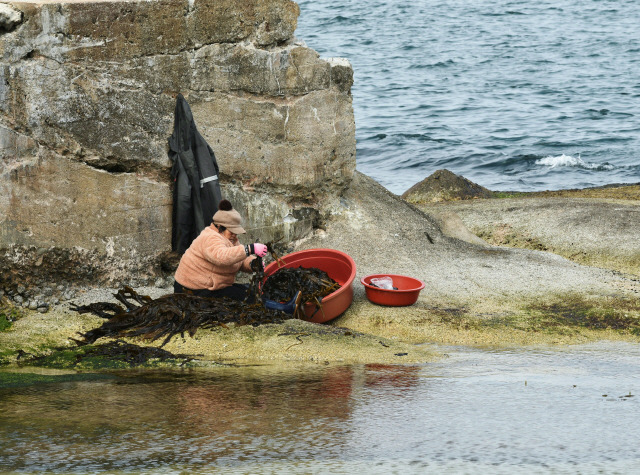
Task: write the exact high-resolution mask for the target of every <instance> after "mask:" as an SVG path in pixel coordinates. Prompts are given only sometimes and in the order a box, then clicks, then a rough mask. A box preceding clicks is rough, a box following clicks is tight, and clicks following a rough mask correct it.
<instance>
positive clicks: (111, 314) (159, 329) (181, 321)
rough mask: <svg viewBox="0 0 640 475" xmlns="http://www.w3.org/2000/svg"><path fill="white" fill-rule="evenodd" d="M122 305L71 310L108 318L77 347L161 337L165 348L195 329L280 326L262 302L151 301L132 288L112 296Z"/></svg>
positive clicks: (175, 297)
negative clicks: (108, 339) (108, 340)
mask: <svg viewBox="0 0 640 475" xmlns="http://www.w3.org/2000/svg"><path fill="white" fill-rule="evenodd" d="M115 297H116V299H118V300H119V301H120V302H122V303H123V304H124V307H123V306H121V305H118V304H108V303H105V302H97V303H92V304H89V305H83V306H76V307H75V308H72V310H75V311H77V312H79V313H88V312H91V313H95V314H96V315H98V316H101V317H103V318H107V319H108V320H107V321H106V322H104V323H103V324H102V325H101V326H100V327H98V328H95V329H93V330H89V331H88V332H86V333H83V334H81V337H82V339H81V340H77V343H78V344H79V345H86V344H90V343H94V342H95V341H96V340H98V339H99V338H103V337H111V338H125V337H137V336H139V337H142V338H145V339H147V340H151V341H155V340H158V339H160V338H164V340H163V342H162V345H161V346H164V345H166V344H167V343H168V342H169V341H170V340H171V338H173V337H174V336H175V335H181V336H183V337H184V334H185V333H187V334H189V336H191V337H193V336H194V335H195V333H196V331H197V330H198V328H215V327H219V326H223V327H224V326H226V325H227V324H230V323H235V324H237V325H254V326H257V325H261V324H265V323H281V322H282V321H283V320H284V318H287V316H286V315H285V314H283V313H282V312H278V311H274V310H269V309H266V308H264V306H263V305H262V303H261V302H260V303H256V304H248V303H246V302H240V301H237V300H231V299H227V298H206V297H198V296H195V295H190V294H169V295H164V296H162V297H159V298H157V299H151V298H150V297H148V296H141V295H139V294H138V293H137V292H136V291H135V290H133V289H132V288H131V287H123V288H122V289H120V290H119V291H118V293H116V294H115Z"/></svg>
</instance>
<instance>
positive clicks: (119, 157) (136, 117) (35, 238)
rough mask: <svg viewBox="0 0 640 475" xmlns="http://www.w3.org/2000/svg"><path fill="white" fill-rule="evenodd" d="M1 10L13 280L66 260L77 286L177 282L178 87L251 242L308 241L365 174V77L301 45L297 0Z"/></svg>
mask: <svg viewBox="0 0 640 475" xmlns="http://www.w3.org/2000/svg"><path fill="white" fill-rule="evenodd" d="M0 7H1V8H0V224H1V225H2V226H1V229H0V265H2V266H3V267H6V268H7V269H11V272H8V273H5V275H11V279H14V280H21V279H24V275H25V274H28V273H29V272H31V271H33V270H34V269H35V270H38V269H41V270H42V269H43V268H45V267H47V266H50V265H51V263H53V262H55V263H56V265H58V266H61V268H62V270H64V273H65V279H68V278H72V279H80V278H81V276H82V275H83V274H82V272H79V271H78V269H80V268H86V269H88V273H87V274H86V275H87V278H89V279H91V281H93V282H100V281H110V282H113V281H118V280H120V279H123V278H124V277H127V276H130V275H131V274H132V273H143V274H145V275H147V276H148V277H150V276H152V275H154V274H162V271H161V270H160V265H159V256H161V254H162V253H166V252H167V251H168V250H169V249H170V238H171V183H170V180H169V169H170V165H171V164H170V163H169V160H168V158H167V139H168V137H169V135H170V134H171V131H172V127H173V111H174V107H175V97H176V96H177V94H178V93H182V94H183V95H184V96H185V98H186V99H187V101H188V102H189V104H190V105H191V108H192V111H193V114H194V118H195V121H196V124H197V126H198V129H199V131H200V132H201V134H202V135H203V136H204V137H205V139H206V140H207V142H208V143H209V145H210V146H211V147H212V148H213V150H214V151H215V153H216V157H217V159H218V163H219V165H220V168H221V183H222V184H223V194H225V197H228V198H229V199H231V200H232V202H233V203H234V206H235V207H236V208H237V209H239V210H240V211H241V213H242V214H243V216H244V217H245V220H246V226H245V227H246V228H247V229H249V230H252V232H251V233H250V236H249V237H248V238H251V239H253V238H262V239H263V240H268V239H269V238H272V237H274V236H278V235H280V236H282V235H284V237H285V239H287V240H291V239H297V238H299V237H302V236H304V235H305V234H306V233H308V232H309V231H310V230H311V229H312V227H313V224H314V223H316V222H318V220H321V219H322V215H323V213H324V212H325V211H324V209H325V207H326V204H327V203H328V202H330V201H331V200H332V199H333V198H332V197H335V196H337V195H339V194H340V193H341V192H342V190H344V189H345V187H346V186H347V185H348V184H349V182H350V180H351V178H352V176H353V173H354V170H355V123H354V117H353V109H352V103H351V93H350V89H351V85H352V82H353V71H352V69H351V66H350V64H349V63H348V61H346V60H343V59H329V60H325V59H321V58H320V57H319V56H318V54H317V53H316V52H315V51H313V50H311V49H309V48H307V47H306V46H305V45H304V43H303V42H301V41H298V40H297V39H296V38H295V37H294V36H293V33H294V31H295V28H296V24H297V17H298V15H299V8H298V6H297V4H296V3H294V2H292V1H289V0H267V1H259V0H249V1H247V2H234V1H232V0H216V1H213V0H196V1H193V0H185V1H177V2H176V1H173V0H172V1H168V0H153V1H145V2H136V1H134V2H128V1H127V2H125V1H111V2H96V1H72V0H69V1H60V2H43V3H34V2H24V3H23V2H11V3H5V4H0ZM65 255H66V256H67V257H69V260H68V261H66V263H65V261H64V259H62V256H65ZM61 259H62V260H61ZM38 263H39V264H38ZM43 263H44V264H43ZM69 266H73V267H74V269H75V270H73V271H71V270H70V269H69V268H68V267H69ZM165 271H166V269H165ZM70 274H73V275H70ZM21 276H22V277H21ZM49 277H54V276H52V275H49ZM5 278H7V277H5ZM0 283H1V282H0Z"/></svg>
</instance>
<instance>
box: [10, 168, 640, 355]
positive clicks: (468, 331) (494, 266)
mask: <svg viewBox="0 0 640 475" xmlns="http://www.w3.org/2000/svg"><path fill="white" fill-rule="evenodd" d="M581 193H584V194H593V193H594V191H593V190H585V191H583V192H581ZM581 193H580V192H577V191H576V192H573V193H571V194H570V195H571V196H564V197H558V196H554V195H553V196H540V195H537V196H531V195H520V196H519V197H517V198H516V197H510V198H495V197H492V198H483V199H478V198H475V199H473V198H471V199H465V200H454V201H447V202H442V201H440V202H423V203H417V204H410V203H408V202H407V201H406V198H407V197H406V196H405V199H403V198H401V197H399V196H396V195H393V194H392V193H390V192H388V191H387V190H386V189H384V188H383V187H382V186H380V185H379V184H377V183H376V182H374V181H373V180H372V179H370V178H369V177H367V176H365V175H362V174H360V173H356V175H355V177H354V179H353V182H352V184H351V186H350V187H349V188H348V189H347V190H346V191H345V193H343V195H342V196H341V199H340V201H339V204H337V205H336V206H335V207H334V208H333V209H332V212H331V217H330V219H328V220H327V221H326V222H325V223H324V227H323V229H317V230H316V231H315V232H314V234H313V235H312V236H310V237H308V238H306V239H303V240H300V241H297V242H294V243H291V248H290V249H291V250H301V249H310V248H317V247H323V248H333V249H338V250H341V251H343V252H346V253H348V254H349V255H351V256H352V257H353V258H354V260H355V262H356V266H357V277H356V280H355V282H354V284H353V285H354V291H355V297H354V301H353V303H352V305H351V307H350V308H349V309H348V310H347V311H346V312H345V313H344V314H343V315H342V316H340V317H339V318H337V319H336V320H334V321H332V322H330V324H327V325H316V324H311V323H307V322H302V321H291V320H290V321H287V322H286V323H284V324H281V325H264V326H262V327H256V328H253V327H237V328H233V327H232V328H227V329H222V328H221V329H220V330H216V331H205V330H202V331H199V332H198V333H197V334H196V336H195V337H194V338H191V337H188V336H185V337H184V338H175V339H174V340H173V341H172V342H171V343H169V344H168V345H167V346H166V347H165V349H167V350H169V351H171V352H174V353H180V354H193V355H199V356H198V357H197V358H195V361H197V362H198V363H193V364H220V363H224V364H230V363H233V364H239V363H242V364H248V363H256V362H262V363H264V362H271V363H275V362H285V361H296V362H311V363H321V364H329V363H405V364H406V363H417V362H425V361H430V360H432V359H433V358H437V355H438V351H437V345H491V346H514V345H515V346H519V345H538V344H570V343H577V342H585V341H591V340H602V339H608V340H619V339H623V340H630V341H639V340H640V277H639V275H640V272H639V268H638V266H637V264H635V263H636V262H637V261H636V260H634V259H636V257H637V252H638V249H637V246H635V245H634V243H635V241H634V240H633V239H632V236H637V232H638V229H636V228H637V227H638V226H640V225H638V223H637V220H632V219H631V216H633V213H636V212H637V210H638V209H640V208H639V207H638V203H639V201H638V199H637V197H636V195H635V194H634V193H637V185H636V186H626V187H610V188H608V189H607V191H606V192H605V191H600V192H599V193H602V194H604V196H600V197H590V198H582V197H580V196H581ZM614 194H617V196H618V197H617V198H613V197H612V196H613V195H614ZM620 196H625V197H626V198H624V199H623V198H620ZM558 199H561V200H564V201H561V202H558V201H557V200H558ZM545 203H546V204H545ZM571 214H574V215H582V216H584V217H585V219H583V220H581V221H579V220H575V221H571V220H569V219H567V218H566V216H568V215H571ZM554 217H555V218H554ZM498 218H500V219H501V220H502V221H504V222H508V223H510V225H511V226H512V227H513V228H514V229H525V230H527V231H526V232H531V233H533V231H534V230H535V231H536V232H537V233H538V234H537V236H540V237H538V238H536V239H537V240H538V241H540V242H543V243H544V244H543V245H544V246H545V249H543V250H537V249H536V248H535V246H529V247H530V248H524V247H526V246H517V247H507V245H508V244H509V243H511V241H510V242H505V241H502V242H494V243H491V242H489V241H490V240H489V239H487V240H486V241H485V240H483V239H481V238H480V237H478V235H476V234H473V233H472V232H471V231H475V232H476V233H478V234H479V235H480V236H483V237H485V238H486V237H487V234H486V233H483V232H481V231H482V228H481V224H480V223H485V225H486V223H490V222H493V221H492V220H497V219H498ZM625 219H626V220H627V221H625ZM616 222H619V223H627V224H626V225H624V226H623V225H622V224H620V225H619V226H616V225H611V224H609V225H607V224H606V223H616ZM560 223H563V224H562V225H560ZM519 226H522V228H519ZM527 226H529V227H527ZM605 229H606V231H607V232H608V235H607V242H610V243H619V244H618V245H612V246H610V247H608V248H607V246H604V245H602V246H601V248H602V249H603V250H604V249H609V251H610V254H611V256H614V255H615V258H614V257H608V258H606V259H604V258H600V260H599V261H598V263H599V264H600V265H599V266H587V265H584V262H585V260H584V258H582V257H581V258H579V259H577V258H576V259H574V260H571V259H569V258H567V257H562V256H561V255H558V254H555V253H553V252H550V251H549V248H550V247H551V246H552V245H553V243H555V242H562V241H563V240H565V239H566V236H571V246H572V248H573V249H574V252H575V253H576V254H577V255H580V256H582V255H589V254H590V253H592V254H595V252H594V251H592V247H589V246H591V245H592V242H593V241H594V240H596V241H597V239H592V237H593V236H595V235H597V232H602V233H604V231H605ZM524 232H525V231H521V233H524ZM532 235H533V236H534V237H535V236H536V235H534V234H532ZM543 237H544V240H543V239H542V238H543ZM553 239H555V240H557V241H553ZM627 242H629V243H630V244H629V245H627ZM556 246H558V248H559V245H556ZM602 254H603V253H602V252H600V253H599V255H600V256H602ZM622 264H624V266H623V265H622ZM623 267H624V269H625V270H626V272H622V271H621V269H622V268H623ZM372 273H390V274H404V275H410V276H413V277H416V278H419V279H421V280H423V281H424V282H425V283H426V287H425V289H424V290H423V291H422V292H421V294H420V297H419V299H418V302H417V303H416V304H414V305H412V306H410V307H382V306H378V305H375V304H372V303H371V302H369V301H368V300H367V299H366V296H365V293H364V288H363V286H362V284H360V283H359V281H360V278H361V277H363V276H365V275H367V274H372ZM170 284H171V282H170V279H166V280H164V279H163V280H161V281H158V282H156V283H154V285H150V286H146V287H140V288H139V289H138V290H139V291H140V292H141V293H146V294H148V295H150V296H152V297H158V296H160V295H162V294H165V293H170V292H171V286H170ZM48 289H49V290H47V289H42V292H41V295H42V296H39V295H38V296H35V297H32V296H31V295H30V293H31V294H32V293H33V290H29V291H27V290H26V289H25V290H24V291H23V292H14V293H13V294H11V293H6V294H5V295H4V296H3V297H2V301H3V308H4V310H3V312H4V314H5V315H7V314H9V313H10V312H9V311H8V310H7V309H9V308H13V310H12V312H13V313H11V315H12V317H11V319H13V320H15V321H13V322H10V327H9V328H7V329H6V330H5V331H3V332H2V333H0V348H2V353H1V354H0V357H1V358H3V361H4V362H5V363H12V364H15V363H16V362H17V358H18V355H19V354H21V352H25V353H27V354H41V353H43V352H44V353H46V352H48V351H49V352H50V351H51V348H54V347H60V346H63V347H64V346H67V347H70V348H72V347H73V346H74V343H73V340H72V338H74V337H75V335H76V334H77V332H82V331H87V330H89V329H91V328H94V327H96V326H98V325H99V324H100V323H101V320H100V319H99V318H97V317H92V316H88V315H86V314H85V315H80V314H77V313H76V312H72V311H71V310H70V305H69V304H70V303H75V304H79V305H82V304H86V303H91V302H97V301H113V292H114V291H115V290H116V289H111V288H108V289H107V288H100V287H93V288H90V287H86V288H74V289H72V288H67V287H65V286H63V285H60V286H57V285H55V283H52V284H51V285H50V286H49V287H48ZM20 290H22V289H20ZM47 294H50V295H47ZM60 294H62V296H63V298H62V299H61V298H60V297H58V295H60ZM47 296H49V297H50V298H51V300H49V301H47V300H46V298H47ZM20 299H22V302H20ZM38 299H41V300H42V301H45V302H46V303H47V304H48V305H47V306H44V305H43V306H42V307H41V306H40V305H39V304H38V301H39V300H38ZM27 301H28V302H29V303H28V305H25V303H26V302H27ZM34 301H35V302H36V303H35V304H33V302H34ZM12 305H20V308H17V307H12ZM34 305H35V306H36V308H35V309H33V308H31V307H33V306H34ZM135 343H137V344H145V343H143V342H141V341H137V342H135ZM434 345H435V346H434ZM156 346H157V345H156Z"/></svg>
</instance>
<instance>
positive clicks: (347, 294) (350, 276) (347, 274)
mask: <svg viewBox="0 0 640 475" xmlns="http://www.w3.org/2000/svg"><path fill="white" fill-rule="evenodd" d="M282 260H283V261H284V265H283V266H282V267H307V268H308V267H316V268H318V269H320V270H322V271H325V272H326V273H327V275H328V276H329V277H331V278H332V279H333V280H335V281H336V282H337V283H338V284H340V288H339V289H338V290H336V291H335V292H333V293H331V294H329V295H327V296H326V297H324V298H323V299H322V308H317V305H316V304H315V303H311V302H307V303H305V304H304V313H305V315H306V316H307V320H308V321H310V322H314V323H324V322H328V321H329V320H333V319H334V318H336V317H337V316H339V315H340V314H342V313H343V312H344V311H345V310H346V309H348V308H349V306H350V305H351V302H352V301H353V280H354V279H355V277H356V263H355V262H354V260H353V259H352V258H351V256H349V255H348V254H345V253H344V252H342V251H336V250H335V249H307V250H304V251H297V252H292V253H291V254H287V255H286V256H284V257H282ZM278 269H279V267H278V263H277V262H272V263H271V264H269V265H268V266H267V267H265V269H264V275H265V278H266V277H269V276H270V275H271V274H273V273H274V272H275V271H277V270H278Z"/></svg>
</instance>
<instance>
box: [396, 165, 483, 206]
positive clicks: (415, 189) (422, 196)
mask: <svg viewBox="0 0 640 475" xmlns="http://www.w3.org/2000/svg"><path fill="white" fill-rule="evenodd" d="M492 197H493V192H491V191H490V190H488V189H486V188H484V187H482V186H480V185H477V184H475V183H473V182H471V181H469V180H467V179H466V178H464V177H462V176H458V175H456V174H455V173H452V172H450V171H449V170H438V171H436V172H434V173H432V174H431V175H430V176H428V177H427V178H425V179H424V180H422V181H421V182H420V183H416V184H415V185H413V186H412V187H411V188H409V189H408V190H407V191H405V192H404V194H403V195H402V199H404V200H405V201H408V202H409V203H429V202H431V203H436V202H439V201H457V200H471V199H475V198H492Z"/></svg>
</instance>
